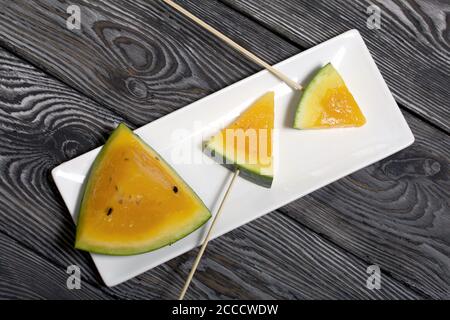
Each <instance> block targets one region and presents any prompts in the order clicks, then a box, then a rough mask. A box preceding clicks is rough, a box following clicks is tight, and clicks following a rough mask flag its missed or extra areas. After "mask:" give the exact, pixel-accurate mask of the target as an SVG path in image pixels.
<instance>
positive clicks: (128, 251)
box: [75, 123, 212, 256]
mask: <svg viewBox="0 0 450 320" xmlns="http://www.w3.org/2000/svg"><path fill="white" fill-rule="evenodd" d="M122 130H127V131H129V132H130V133H132V134H133V135H134V136H135V137H136V138H137V139H138V140H139V141H140V143H142V145H143V146H144V148H146V149H147V150H149V152H150V153H152V154H154V155H155V156H157V157H158V158H159V159H160V160H161V161H162V162H163V163H164V164H165V165H166V166H167V168H168V169H170V170H171V171H172V173H173V174H174V175H176V176H177V177H178V178H179V179H180V180H181V181H182V182H183V183H184V185H185V186H186V187H187V188H188V190H189V191H190V192H191V194H192V195H193V196H194V197H195V198H196V199H197V200H198V201H199V203H200V204H201V205H202V206H203V209H202V210H200V211H199V212H198V214H197V216H198V217H200V218H199V219H198V220H195V221H193V223H192V225H191V226H190V227H186V228H185V229H184V230H185V231H182V232H181V233H179V234H177V235H175V236H174V237H173V238H172V239H170V240H168V239H163V240H161V241H159V242H156V243H152V244H151V245H148V246H146V245H144V246H136V247H131V246H130V247H128V248H108V247H104V246H97V245H93V244H89V243H86V242H83V241H81V240H80V239H79V230H80V228H81V227H82V226H83V215H84V214H83V210H84V206H85V200H86V199H87V196H88V195H89V194H90V192H91V189H92V185H93V181H94V179H93V177H94V175H95V169H96V168H97V166H99V164H100V163H101V162H102V160H103V158H104V156H105V154H106V153H107V150H108V148H109V146H110V145H111V143H112V142H113V141H114V138H115V137H116V136H117V135H118V134H119V133H120V132H121V131H122ZM211 216H212V215H211V212H210V211H209V209H208V208H207V207H206V205H205V204H204V203H203V201H202V200H201V199H200V197H199V196H198V195H197V194H196V193H195V192H194V190H192V188H191V187H190V186H189V185H188V184H187V183H186V182H185V181H184V180H183V178H182V177H180V176H179V175H178V173H177V172H176V171H175V170H174V169H173V168H172V167H171V166H170V165H169V164H168V163H167V162H166V161H165V160H164V158H163V157H161V156H160V155H159V154H158V153H157V152H156V151H155V150H153V148H152V147H150V146H149V145H148V144H147V143H146V142H145V141H143V140H142V139H141V138H140V137H139V136H138V135H136V134H135V133H134V132H133V131H131V130H130V129H129V128H128V127H127V126H126V125H125V124H123V123H121V124H119V126H118V127H117V128H116V129H115V130H114V132H113V133H112V134H111V136H110V137H109V138H108V141H106V143H105V145H104V146H103V148H102V149H101V150H100V152H99V154H98V155H97V157H96V158H95V160H94V162H93V164H92V166H91V169H90V171H89V173H88V177H87V182H86V183H85V187H84V191H83V198H82V200H81V204H80V210H79V215H78V219H77V220H78V222H77V234H76V240H75V248H76V249H79V250H84V251H88V252H91V253H97V254H104V255H113V256H128V255H136V254H142V253H147V252H151V251H155V250H157V249H160V248H163V247H166V246H169V245H171V244H173V243H175V242H177V241H178V240H181V239H182V238H184V237H186V236H188V235H189V234H191V233H193V232H194V231H196V230H198V229H199V228H201V227H202V226H203V225H204V224H205V223H206V222H207V221H208V220H209V219H210V218H211Z"/></svg>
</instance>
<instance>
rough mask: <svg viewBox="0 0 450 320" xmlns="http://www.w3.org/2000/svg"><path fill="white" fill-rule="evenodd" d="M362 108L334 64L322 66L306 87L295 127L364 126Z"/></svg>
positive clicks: (364, 119) (297, 112)
mask: <svg viewBox="0 0 450 320" xmlns="http://www.w3.org/2000/svg"><path fill="white" fill-rule="evenodd" d="M365 123H366V118H365V117H364V115H363V113H362V112H361V109H360V108H359V106H358V104H357V103H356V101H355V99H354V98H353V95H352V94H351V93H350V91H349V90H348V88H347V86H346V84H345V82H344V80H343V79H342V77H341V76H340V75H339V73H338V72H337V70H336V69H335V68H334V67H333V65H332V64H331V63H328V64H327V65H325V66H324V67H322V68H321V69H320V70H319V71H318V72H317V73H316V75H315V76H314V77H313V79H312V80H311V82H310V83H309V84H308V85H307V86H306V88H305V90H304V92H303V95H302V97H301V99H300V103H299V105H298V108H297V111H296V114H295V119H294V128H297V129H324V128H341V127H360V126H362V125H364V124H365Z"/></svg>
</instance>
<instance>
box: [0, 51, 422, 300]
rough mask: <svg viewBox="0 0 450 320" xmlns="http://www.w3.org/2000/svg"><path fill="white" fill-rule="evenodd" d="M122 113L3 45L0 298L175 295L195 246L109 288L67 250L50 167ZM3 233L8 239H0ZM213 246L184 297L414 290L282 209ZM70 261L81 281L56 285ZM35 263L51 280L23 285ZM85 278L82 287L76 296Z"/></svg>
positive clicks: (69, 239)
mask: <svg viewBox="0 0 450 320" xmlns="http://www.w3.org/2000/svg"><path fill="white" fill-rule="evenodd" d="M119 121H121V119H120V118H119V117H117V116H115V115H114V114H111V112H109V111H107V110H104V109H103V108H102V107H100V106H98V105H96V104H95V103H94V102H92V101H90V100H89V99H86V98H83V97H80V96H79V94H78V93H77V92H75V91H74V90H71V89H69V88H67V87H66V86H64V85H63V84H62V83H60V82H59V81H57V80H54V79H51V78H49V77H48V76H47V75H45V74H44V73H42V72H40V71H38V70H36V69H35V68H34V67H32V66H30V65H28V64H27V63H25V62H24V61H22V60H20V59H18V58H17V57H14V56H12V55H11V54H8V53H6V52H4V51H2V50H0V124H1V125H0V133H1V134H0V169H1V170H0V178H1V180H2V182H4V183H2V184H1V185H0V217H1V219H2V222H3V223H2V224H0V243H3V242H4V244H3V246H1V247H0V252H1V255H2V262H1V263H3V264H4V265H5V267H3V266H2V265H1V264H0V267H1V269H2V271H3V270H6V271H5V273H3V272H1V273H0V283H1V284H4V288H7V289H4V290H3V291H2V290H0V297H2V298H11V297H16V298H17V297H22V298H26V297H29V298H44V297H45V298H58V297H67V298H70V297H72V295H75V294H76V295H77V296H76V297H84V298H92V297H94V295H97V296H99V297H102V298H111V297H113V298H125V299H152V298H153V299H154V298H164V299H168V298H173V297H176V296H177V294H178V292H179V290H180V288H181V286H182V284H183V281H184V279H185V277H186V274H187V273H188V270H189V267H190V265H191V263H192V260H193V256H194V254H195V252H194V251H192V252H190V253H188V254H186V255H184V256H182V257H179V258H177V259H174V260H172V261H170V262H169V263H166V264H164V265H162V266H160V267H158V268H156V269H154V270H152V271H149V272H147V273H145V274H143V275H141V276H139V277H137V278H135V279H133V280H130V281H128V282H126V283H124V284H122V285H119V286H117V287H114V288H111V289H109V288H106V287H104V286H103V285H101V282H100V280H99V278H98V276H97V275H96V272H95V267H94V266H93V265H92V263H91V261H90V258H89V257H88V254H86V253H82V252H79V251H76V250H74V249H73V238H74V226H73V223H72V221H71V219H70V217H69V214H68V213H67V212H66V209H65V208H64V205H63V203H62V202H61V200H60V198H59V195H58V192H57V190H56V189H55V187H54V186H53V183H52V181H51V177H50V176H49V172H50V170H51V169H52V168H53V167H54V166H55V165H56V164H58V163H60V162H61V161H65V160H67V159H69V158H71V157H73V156H75V155H78V154H80V153H83V152H84V151H86V150H87V149H90V148H93V147H95V146H97V145H98V144H101V143H102V142H103V141H104V139H105V138H106V136H107V134H108V131H110V130H111V129H112V127H113V126H114V125H115V124H116V123H117V122H119ZM18 181H19V183H18ZM274 228H275V229H276V230H277V231H278V232H279V233H274V232H273V229H274ZM275 235H276V236H275ZM1 237H8V238H9V239H12V240H8V241H6V240H5V241H1V240H2V238H1ZM287 243H289V244H290V246H289V247H287V246H286V244H287ZM210 245H211V247H210V248H209V250H208V253H207V256H206V259H205V260H204V261H203V262H202V265H201V267H200V271H199V273H198V274H197V276H196V278H195V279H194V282H193V286H192V288H191V289H190V291H189V295H188V298H249V299H250V298H291V299H293V298H307V299H311V298H335V299H337V298H370V299H381V298H385V299H399V298H408V299H410V298H411V299H414V298H418V297H419V296H418V295H417V294H416V293H414V292H413V291H412V290H410V289H408V287H406V286H404V285H402V284H401V283H399V282H398V281H396V280H393V279H390V277H389V276H386V277H385V278H383V290H380V291H376V290H375V291H370V290H367V289H366V288H365V286H364V283H365V279H366V277H367V274H366V273H365V270H366V267H367V265H366V264H365V263H364V262H362V261H360V260H359V259H357V258H355V257H353V256H352V255H350V254H347V253H345V252H342V250H340V249H339V248H337V247H336V246H335V245H333V244H332V243H330V242H328V241H324V240H323V239H321V238H320V237H319V236H317V235H314V234H313V232H311V231H309V230H307V229H305V228H303V227H301V226H299V225H296V223H295V222H293V221H291V220H290V219H287V218H286V217H283V216H282V215H279V214H272V215H270V216H267V217H265V218H264V219H261V220H258V221H256V222H255V223H252V224H251V225H247V226H245V227H243V228H241V229H239V230H236V231H234V232H232V233H229V234H227V235H226V236H224V237H222V238H221V239H219V240H217V241H213V242H212V243H211V244H210ZM24 255H26V259H25V258H24V257H23V256H24ZM324 260H326V261H327V265H325V264H324V262H323V261H324ZM71 264H77V265H79V266H80V267H81V268H82V279H83V285H82V286H83V289H82V290H81V291H80V292H78V291H77V293H61V290H63V289H64V286H65V279H66V278H65V270H66V268H67V266H68V265H71ZM15 268H17V269H18V270H16V271H14V269H15ZM31 269H32V270H37V271H38V272H37V273H33V275H32V276H33V277H35V278H36V279H35V280H34V283H35V284H36V286H37V285H39V286H41V285H42V284H43V283H47V285H45V286H44V285H43V286H42V288H40V289H38V288H36V287H35V286H34V284H30V283H28V282H29V281H31V280H30V277H31V275H30V270H31ZM317 270H320V272H317ZM84 286H86V288H87V290H88V291H87V292H86V293H85V295H82V294H83V292H84ZM94 289H97V290H94ZM33 292H34V293H33ZM78 294H79V296H78Z"/></svg>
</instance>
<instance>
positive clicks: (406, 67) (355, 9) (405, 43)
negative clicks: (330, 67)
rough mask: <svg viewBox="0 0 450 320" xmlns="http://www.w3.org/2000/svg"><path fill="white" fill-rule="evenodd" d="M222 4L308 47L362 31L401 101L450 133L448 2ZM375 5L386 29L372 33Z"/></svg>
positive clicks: (245, 0)
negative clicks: (371, 10)
mask: <svg viewBox="0 0 450 320" xmlns="http://www.w3.org/2000/svg"><path fill="white" fill-rule="evenodd" d="M221 1H222V2H224V3H227V4H228V5H229V6H230V7H232V8H233V9H236V10H238V11H239V12H241V13H243V14H245V15H247V16H251V17H252V18H253V19H254V20H256V21H258V22H260V23H261V24H263V25H264V26H266V27H267V28H268V29H270V30H271V31H274V32H276V33H277V34H279V35H282V36H283V37H285V38H286V39H288V40H289V41H291V42H292V43H295V44H296V45H299V46H301V47H303V48H309V47H311V46H314V45H316V44H318V43H321V42H322V41H325V40H327V39H329V38H331V37H333V36H336V35H338V34H340V33H342V32H344V31H347V30H349V29H353V28H356V29H358V30H359V31H360V32H361V34H362V36H363V38H364V40H365V41H366V43H367V45H368V47H369V50H370V51H371V53H372V54H373V57H374V59H375V61H376V63H377V65H378V66H379V68H380V71H381V73H382V74H383V77H384V78H385V80H386V82H387V83H388V85H389V87H390V89H391V90H392V92H393V94H394V96H395V98H396V100H397V101H398V102H399V103H401V104H402V105H403V106H404V107H406V108H408V109H409V110H411V111H413V112H415V113H417V114H419V115H421V116H422V117H424V118H425V119H427V120H428V121H430V122H431V123H433V124H435V125H436V126H438V127H440V128H441V129H443V130H445V131H446V132H447V133H449V132H450V117H449V109H450V102H449V101H450V90H449V83H450V78H449V74H450V33H449V28H450V25H449V23H450V18H449V17H450V3H449V2H448V1H423V0H396V1H374V0H357V1H347V0H331V1H329V0H321V1H307V0H299V1H289V0H275V1H274V0H221ZM372 4H375V5H377V6H379V8H380V9H381V10H382V11H381V29H372V30H371V29H369V28H367V25H366V24H367V19H368V17H369V14H367V8H368V7H369V6H370V5H372Z"/></svg>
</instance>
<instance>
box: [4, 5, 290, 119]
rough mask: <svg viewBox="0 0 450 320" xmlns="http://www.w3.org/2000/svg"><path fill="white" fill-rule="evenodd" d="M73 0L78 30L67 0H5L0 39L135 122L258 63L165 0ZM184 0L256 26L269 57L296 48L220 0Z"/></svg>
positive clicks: (217, 16) (220, 22)
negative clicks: (78, 12) (267, 41)
mask: <svg viewBox="0 0 450 320" xmlns="http://www.w3.org/2000/svg"><path fill="white" fill-rule="evenodd" d="M70 4H73V5H79V6H80V8H81V15H82V16H81V25H82V28H81V30H79V31H77V32H73V31H70V30H68V29H67V28H66V18H67V17H68V14H67V13H66V9H67V7H68V5H69V3H67V2H63V1H56V0H39V1H8V0H0V6H1V8H2V10H0V35H1V37H0V44H2V45H3V46H5V47H7V48H9V49H10V50H13V51H14V52H15V53H17V54H18V55H19V56H21V57H24V58H25V59H26V60H28V61H31V62H32V63H33V64H35V65H37V66H39V67H40V68H42V69H44V70H46V71H47V72H48V73H50V74H52V75H53V76H55V77H57V78H58V79H60V80H62V81H63V82H65V83H67V84H69V85H70V86H72V87H74V88H76V89H77V90H79V91H80V92H83V93H84V94H86V95H87V96H89V97H91V98H92V99H94V100H95V101H97V102H99V103H101V104H102V105H104V106H106V107H108V108H111V109H113V110H115V111H116V112H117V113H118V114H120V115H122V116H124V117H126V118H127V119H128V120H130V121H132V122H133V123H135V124H137V125H142V124H145V123H148V122H150V121H152V120H154V119H157V118H159V117H161V116H162V115H165V114H167V113H170V112H171V111H174V110H176V109H178V108H180V107H183V106H185V105H187V104H188V103H190V102H193V101H195V100H197V99H199V98H201V97H204V96H206V95H208V94H210V93H212V92H214V91H217V90H218V89H221V88H223V87H225V86H227V85H230V84H232V83H234V82H236V81H237V80H239V79H242V78H244V77H246V76H248V75H250V74H253V73H255V72H256V71H257V70H259V69H260V67H257V66H255V65H254V64H253V63H251V62H249V61H247V60H246V59H245V58H243V57H242V56H241V55H240V54H239V53H237V52H235V51H234V50H233V49H231V48H229V47H228V46H227V45H225V44H223V43H222V42H221V41H219V40H217V39H215V38H214V36H212V35H210V34H208V33H207V32H205V31H204V30H202V29H201V28H200V27H198V26H196V25H194V24H192V22H191V21H189V20H187V19H185V18H181V16H180V14H179V13H177V12H174V11H173V9H171V8H170V7H168V6H167V5H165V4H163V3H162V2H160V1H145V0H137V1H131V2H130V1H128V2H121V1H120V2H114V1H94V2H88V1H82V0H76V1H71V2H70ZM183 4H185V5H186V6H187V7H188V8H189V9H190V10H193V12H194V13H196V14H201V16H202V18H204V19H205V20H207V21H208V22H211V21H212V22H214V25H215V26H218V27H221V26H227V27H226V28H225V31H226V30H230V29H235V27H234V24H242V28H244V30H254V31H253V32H252V35H248V36H247V37H246V39H250V40H247V41H244V44H245V45H246V46H247V45H248V47H249V49H251V50H255V49H256V47H257V48H258V49H259V50H255V51H256V53H258V54H259V53H261V52H263V53H264V54H261V56H262V58H265V59H267V60H268V61H269V62H271V63H273V62H275V61H279V60H283V59H284V58H286V57H288V56H291V55H292V54H293V53H295V52H298V49H296V48H295V47H293V46H289V45H287V43H286V42H285V41H283V40H281V39H279V38H278V37H273V38H272V40H271V46H270V47H267V46H265V45H264V44H263V43H262V42H261V41H260V40H261V39H267V38H270V32H268V31H266V30H265V29H264V28H257V25H256V24H254V23H252V22H250V21H248V20H245V21H243V20H242V17H240V16H239V15H237V14H235V13H233V12H232V11H231V10H229V9H228V8H226V7H224V6H223V5H220V4H219V3H217V2H215V1H202V2H200V3H199V2H196V1H190V2H183ZM194 9H195V10H194ZM230 12H231V13H230ZM12 25H14V27H13V28H12V27H11V26H12ZM235 33H236V32H233V33H232V34H230V35H231V36H232V35H233V34H235ZM253 35H256V37H254V38H252V36H253Z"/></svg>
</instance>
